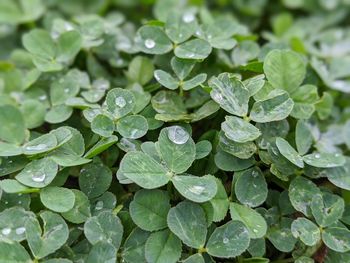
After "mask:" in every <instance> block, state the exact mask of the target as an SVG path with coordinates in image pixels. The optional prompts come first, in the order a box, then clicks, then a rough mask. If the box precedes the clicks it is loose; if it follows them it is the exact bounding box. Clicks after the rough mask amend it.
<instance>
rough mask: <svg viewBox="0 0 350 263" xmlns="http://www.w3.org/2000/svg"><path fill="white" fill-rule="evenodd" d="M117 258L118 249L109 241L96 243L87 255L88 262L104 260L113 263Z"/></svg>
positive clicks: (105, 262)
mask: <svg viewBox="0 0 350 263" xmlns="http://www.w3.org/2000/svg"><path fill="white" fill-rule="evenodd" d="M116 260H117V249H115V247H114V246H113V245H111V244H110V243H107V242H103V241H102V242H98V243H96V244H95V245H94V246H93V247H92V249H91V250H90V252H89V255H88V256H87V259H86V262H87V263H94V262H99V261H101V262H104V263H113V262H116Z"/></svg>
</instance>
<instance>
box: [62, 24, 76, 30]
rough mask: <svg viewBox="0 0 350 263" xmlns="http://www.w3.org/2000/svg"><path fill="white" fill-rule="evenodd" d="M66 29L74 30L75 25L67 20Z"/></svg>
mask: <svg viewBox="0 0 350 263" xmlns="http://www.w3.org/2000/svg"><path fill="white" fill-rule="evenodd" d="M64 29H65V30H66V31H72V30H74V27H73V26H72V24H71V23H67V22H65V23H64Z"/></svg>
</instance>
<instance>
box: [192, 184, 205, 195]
mask: <svg viewBox="0 0 350 263" xmlns="http://www.w3.org/2000/svg"><path fill="white" fill-rule="evenodd" d="M204 190H205V187H203V186H200V185H194V186H192V187H190V188H189V191H190V192H192V193H194V194H197V195H200V194H201V193H203V191H204Z"/></svg>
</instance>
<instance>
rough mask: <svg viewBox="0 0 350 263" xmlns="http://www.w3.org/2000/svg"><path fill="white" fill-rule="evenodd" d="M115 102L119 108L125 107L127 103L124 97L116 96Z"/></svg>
mask: <svg viewBox="0 0 350 263" xmlns="http://www.w3.org/2000/svg"><path fill="white" fill-rule="evenodd" d="M115 104H116V105H117V106H118V107H119V108H123V107H125V105H126V101H125V99H124V98H123V97H116V98H115Z"/></svg>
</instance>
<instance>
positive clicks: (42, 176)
mask: <svg viewBox="0 0 350 263" xmlns="http://www.w3.org/2000/svg"><path fill="white" fill-rule="evenodd" d="M45 177H46V174H44V173H42V172H36V173H34V174H33V175H32V180H33V181H34V182H37V183H41V182H44V180H45Z"/></svg>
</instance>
